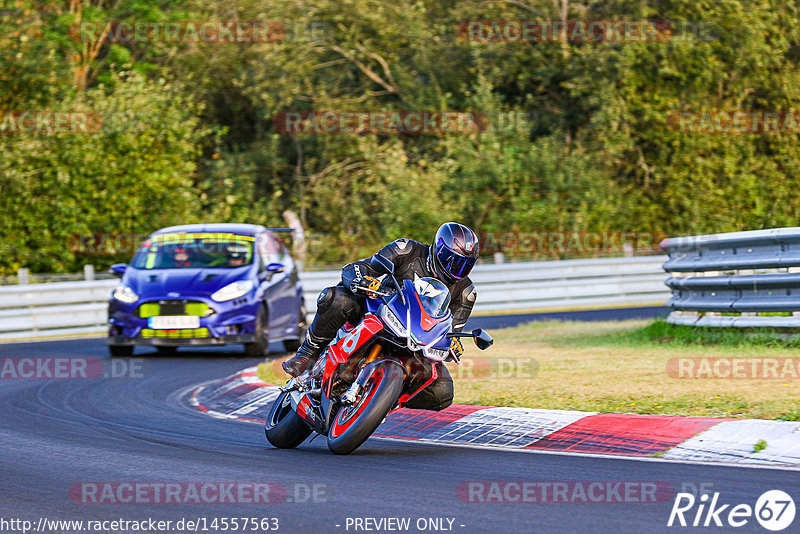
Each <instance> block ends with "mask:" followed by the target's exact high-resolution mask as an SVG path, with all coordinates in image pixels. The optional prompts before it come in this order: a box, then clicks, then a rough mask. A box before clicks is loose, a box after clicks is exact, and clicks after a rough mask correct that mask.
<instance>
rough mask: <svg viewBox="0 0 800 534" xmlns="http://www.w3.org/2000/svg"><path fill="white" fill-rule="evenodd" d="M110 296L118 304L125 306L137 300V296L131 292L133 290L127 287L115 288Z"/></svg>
mask: <svg viewBox="0 0 800 534" xmlns="http://www.w3.org/2000/svg"><path fill="white" fill-rule="evenodd" d="M112 296H113V297H114V298H115V299H117V300H118V301H120V302H124V303H125V304H132V303H134V302H136V301H137V300H139V295H137V294H136V293H134V292H133V289H131V288H129V287H128V286H117V287H116V288H114V293H112Z"/></svg>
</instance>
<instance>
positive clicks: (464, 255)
mask: <svg viewBox="0 0 800 534" xmlns="http://www.w3.org/2000/svg"><path fill="white" fill-rule="evenodd" d="M478 248H479V247H478V236H477V235H475V232H473V231H472V230H470V229H469V228H467V227H466V226H464V225H462V224H458V223H455V222H447V223H444V224H443V225H441V226H440V227H439V230H438V231H437V232H436V236H435V237H434V240H433V243H432V244H431V245H425V244H423V243H420V242H418V241H414V240H412V239H398V240H396V241H393V242H391V243H389V244H388V245H386V246H384V247H383V248H382V249H381V250H380V251H379V252H378V254H381V255H382V256H384V257H386V258H387V259H388V260H389V261H391V262H392V263H393V264H394V275H395V277H396V278H397V279H398V280H399V281H402V280H406V279H408V280H414V279H416V278H417V277H419V278H422V277H432V278H436V279H438V280H440V281H441V282H443V283H444V284H445V285H446V286H447V288H448V289H449V290H450V296H451V300H450V311H451V312H452V314H453V330H454V331H455V332H461V330H462V329H463V328H464V324H465V323H466V322H467V319H468V318H469V315H470V313H471V312H472V307H473V306H474V305H475V299H476V297H477V292H476V291H475V286H474V285H473V284H472V281H471V280H470V279H469V278H468V275H469V273H470V271H471V270H472V267H473V266H474V265H475V262H476V261H477V259H478ZM377 276H379V273H377V272H376V271H375V270H373V269H372V268H371V267H370V265H369V259H364V260H359V261H356V262H353V263H349V264H347V265H345V266H344V268H342V281H341V282H340V283H339V284H338V285H336V286H333V287H328V288H325V289H323V290H322V292H321V293H320V294H319V297H318V298H317V314H316V316H315V317H314V321H313V322H312V323H311V326H310V327H309V329H308V332H307V334H306V338H305V340H304V341H303V344H302V345H301V346H300V348H299V349H298V350H297V354H295V355H294V356H293V357H292V358H290V359H289V360H287V361H285V362H284V363H283V370H284V371H286V372H287V373H288V374H290V375H292V376H299V375H300V374H302V373H303V372H304V371H305V370H307V369H309V368H310V367H311V366H313V364H314V362H316V360H317V358H319V355H320V354H321V353H322V351H323V350H324V349H325V347H327V345H328V344H329V343H330V342H331V341H332V340H333V338H334V337H336V333H337V332H338V331H339V329H340V328H341V327H342V326H343V325H344V324H345V323H346V322H350V324H353V325H355V324H358V322H359V321H360V320H361V318H362V316H363V315H364V308H365V297H364V294H363V293H360V292H358V291H356V289H355V288H356V287H358V286H361V287H365V286H371V287H376V286H377V284H378V281H377V279H376V277H377ZM450 350H451V353H452V354H453V355H454V356H455V357H456V358H460V357H461V354H462V353H463V351H464V348H463V346H462V345H461V342H460V341H459V340H458V339H457V338H453V339H452V342H451V345H450ZM437 365H438V369H437V371H438V375H439V376H438V378H437V379H436V380H435V381H434V382H433V383H432V384H430V385H429V386H428V387H427V388H425V389H424V390H423V391H421V392H419V393H418V394H417V395H416V396H414V397H413V398H412V399H411V400H410V402H409V403H407V404H406V406H407V407H409V408H424V409H428V410H441V409H444V408H446V407H447V406H450V404H452V402H453V379H452V378H451V376H450V373H449V372H448V371H447V368H446V367H445V366H444V365H442V364H437Z"/></svg>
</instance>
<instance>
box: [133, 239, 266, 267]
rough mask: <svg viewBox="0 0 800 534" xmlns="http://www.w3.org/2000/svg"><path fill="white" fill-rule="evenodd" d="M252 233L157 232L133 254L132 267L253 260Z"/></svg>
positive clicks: (226, 264) (228, 264)
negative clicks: (246, 234)
mask: <svg viewBox="0 0 800 534" xmlns="http://www.w3.org/2000/svg"><path fill="white" fill-rule="evenodd" d="M253 241H254V238H253V237H252V236H242V235H233V234H206V233H203V234H186V233H176V234H159V235H155V236H151V237H150V238H149V239H148V240H147V241H145V242H144V243H142V246H141V247H140V248H139V250H138V252H136V254H135V255H134V256H133V261H132V262H131V265H132V266H133V267H135V268H136V269H204V268H210V269H234V268H236V267H242V266H243V265H249V264H251V263H252V262H253Z"/></svg>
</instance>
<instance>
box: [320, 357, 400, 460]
mask: <svg viewBox="0 0 800 534" xmlns="http://www.w3.org/2000/svg"><path fill="white" fill-rule="evenodd" d="M404 377H405V373H404V370H403V368H402V367H401V366H400V364H398V363H396V362H393V361H390V360H386V361H383V362H380V363H378V364H377V366H376V368H375V371H374V372H373V373H372V376H370V378H369V380H367V383H366V384H364V387H363V389H362V391H361V394H360V395H359V397H358V400H357V401H356V402H355V403H354V404H352V405H349V406H343V407H341V408H340V409H339V412H338V413H337V414H336V418H335V419H334V420H333V423H332V424H331V428H330V430H329V431H328V448H329V449H330V450H331V451H332V452H333V453H335V454H349V453H351V452H353V451H354V450H356V449H357V448H358V447H360V446H361V444H363V443H364V442H365V441H367V438H369V437H370V436H371V435H372V433H373V432H375V429H376V428H378V425H380V424H381V422H382V421H383V419H384V418H385V417H386V414H388V413H389V410H391V409H392V407H393V406H394V403H395V401H397V398H398V397H399V396H400V392H401V391H402V389H403V380H404Z"/></svg>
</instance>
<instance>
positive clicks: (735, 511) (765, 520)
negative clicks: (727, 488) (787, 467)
mask: <svg viewBox="0 0 800 534" xmlns="http://www.w3.org/2000/svg"><path fill="white" fill-rule="evenodd" d="M709 499H710V501H711V502H709ZM794 516H795V505H794V500H793V499H792V498H791V497H790V496H789V494H787V493H786V492H784V491H781V490H769V491H766V492H764V493H762V494H761V496H760V497H759V498H758V500H757V501H756V503H755V506H754V507H753V506H750V505H749V504H746V503H740V504H736V505H733V504H723V503H721V502H720V494H719V492H714V494H713V495H711V496H710V497H709V495H708V494H707V493H706V494H703V495H700V497H699V498H695V496H694V495H692V494H691V493H678V494H677V495H676V496H675V502H674V503H673V504H672V511H671V512H670V514H669V521H667V526H668V527H671V526H681V527H687V526H691V527H709V526H715V527H722V526H731V527H742V526H744V525H747V524H752V520H753V517H755V520H756V521H758V523H759V524H760V525H761V526H762V527H764V528H765V529H767V530H772V531H776V532H777V531H779V530H783V529H785V528H787V527H788V526H789V525H791V524H792V522H793V521H794Z"/></svg>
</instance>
